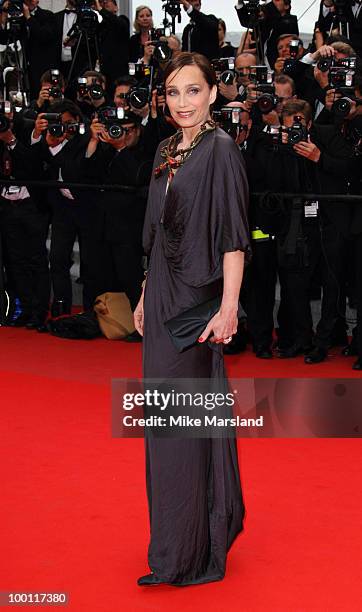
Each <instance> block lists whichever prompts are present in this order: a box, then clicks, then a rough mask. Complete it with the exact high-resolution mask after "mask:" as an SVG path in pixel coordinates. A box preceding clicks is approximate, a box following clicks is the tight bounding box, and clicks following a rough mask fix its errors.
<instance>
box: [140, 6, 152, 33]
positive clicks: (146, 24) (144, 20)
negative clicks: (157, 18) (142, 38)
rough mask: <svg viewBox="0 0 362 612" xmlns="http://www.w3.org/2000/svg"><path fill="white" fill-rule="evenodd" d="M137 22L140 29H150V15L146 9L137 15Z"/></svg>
mask: <svg viewBox="0 0 362 612" xmlns="http://www.w3.org/2000/svg"><path fill="white" fill-rule="evenodd" d="M137 21H138V23H139V26H140V28H142V29H145V30H149V29H151V28H152V13H151V11H149V10H148V9H143V10H142V11H140V12H139V13H138V17H137Z"/></svg>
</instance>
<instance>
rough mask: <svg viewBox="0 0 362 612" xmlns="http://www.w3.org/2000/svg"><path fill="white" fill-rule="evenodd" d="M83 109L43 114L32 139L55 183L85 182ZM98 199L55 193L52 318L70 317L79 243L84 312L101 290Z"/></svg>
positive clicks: (60, 105) (67, 107)
mask: <svg viewBox="0 0 362 612" xmlns="http://www.w3.org/2000/svg"><path fill="white" fill-rule="evenodd" d="M82 121H83V119H82V114H81V111H80V109H79V108H78V107H77V106H76V105H75V104H74V103H73V102H71V101H70V100H63V101H62V102H55V103H54V104H52V105H51V106H50V108H49V113H48V114H44V113H40V114H39V115H38V117H37V119H36V122H35V128H34V131H33V134H32V138H31V143H32V147H31V149H32V155H33V156H34V158H35V159H37V160H39V161H40V162H41V163H42V164H43V165H44V167H45V168H46V171H47V178H48V179H51V180H58V181H66V182H74V183H79V182H82V181H84V178H85V177H84V176H83V173H82V171H83V159H84V156H85V152H86V150H87V146H88V142H89V139H90V134H89V131H87V129H86V127H85V126H84V123H82ZM97 198H98V193H97V192H94V191H91V190H89V191H87V190H79V191H77V190H72V191H70V190H69V189H59V190H57V189H52V190H51V192H50V194H49V199H50V202H51V205H52V236H51V245H50V272H51V280H52V288H53V294H54V296H53V304H52V309H51V312H52V316H53V317H56V316H59V315H60V314H65V313H70V312H71V306H72V284H71V279H70V273H69V272H70V268H71V266H72V264H73V261H72V254H73V247H74V242H75V240H76V238H77V237H78V241H79V248H80V259H81V263H82V281H83V306H84V308H85V309H89V308H91V307H92V305H93V303H94V300H95V298H96V296H97V295H98V287H97V286H96V282H95V278H96V277H97V269H98V256H97V250H96V248H95V246H96V244H97V237H98V227H99V210H98V206H97Z"/></svg>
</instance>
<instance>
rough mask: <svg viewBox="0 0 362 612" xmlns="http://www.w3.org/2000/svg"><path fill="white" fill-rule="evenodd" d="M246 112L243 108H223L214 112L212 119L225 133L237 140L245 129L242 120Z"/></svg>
mask: <svg viewBox="0 0 362 612" xmlns="http://www.w3.org/2000/svg"><path fill="white" fill-rule="evenodd" d="M244 112H245V111H244V110H243V109H242V108H238V107H232V106H223V107H222V108H221V109H220V110H217V111H214V112H213V114H212V118H213V120H214V121H215V122H216V123H218V124H219V126H220V127H221V128H222V129H223V130H224V132H226V133H227V134H229V136H231V137H232V138H233V139H234V140H235V139H236V138H237V137H238V135H239V134H240V132H241V131H242V129H243V126H242V125H241V123H240V118H241V114H242V113H244Z"/></svg>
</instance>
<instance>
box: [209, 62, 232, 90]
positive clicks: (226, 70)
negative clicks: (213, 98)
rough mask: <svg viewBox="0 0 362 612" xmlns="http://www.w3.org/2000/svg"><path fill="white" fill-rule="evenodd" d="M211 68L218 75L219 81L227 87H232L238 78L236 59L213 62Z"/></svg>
mask: <svg viewBox="0 0 362 612" xmlns="http://www.w3.org/2000/svg"><path fill="white" fill-rule="evenodd" d="M211 66H212V68H213V70H214V71H215V73H216V78H217V80H218V81H219V82H220V81H221V82H222V83H224V84H225V85H232V84H233V82H234V79H235V77H236V72H235V58H234V57H224V58H221V59H213V60H211Z"/></svg>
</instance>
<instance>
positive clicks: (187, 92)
mask: <svg viewBox="0 0 362 612" xmlns="http://www.w3.org/2000/svg"><path fill="white" fill-rule="evenodd" d="M165 85H166V99H167V104H168V107H169V109H170V112H171V115H172V117H173V118H174V120H175V121H176V122H177V124H178V125H179V126H180V128H181V129H180V130H179V131H178V133H177V134H176V135H175V136H174V137H171V139H169V141H166V142H163V143H161V145H160V147H159V149H158V151H157V153H156V158H155V164H154V175H153V178H152V181H151V186H150V194H149V201H148V206H147V211H146V219H145V225H144V234H143V241H144V248H145V251H146V253H147V254H148V256H149V267H148V274H147V277H146V282H145V286H144V290H143V294H142V297H141V300H140V302H139V304H138V306H137V308H136V311H135V313H134V316H135V325H136V328H137V329H138V331H139V332H140V333H141V334H143V336H144V341H143V375H144V378H145V379H147V378H162V379H167V378H169V379H177V378H194V379H195V378H220V379H222V378H224V376H225V372H224V362H223V348H222V343H226V342H229V341H230V340H231V337H232V335H233V334H234V333H236V329H237V307H238V298H239V291H240V286H241V281H242V275H243V268H244V259H245V256H246V258H248V257H249V253H250V244H249V237H248V224H247V201H248V190H247V180H246V176H245V171H244V166H243V161H242V158H241V155H240V151H239V149H238V147H237V146H236V145H235V143H234V142H233V140H232V139H231V138H230V137H229V136H228V135H227V134H226V133H225V132H224V131H222V130H221V129H219V128H216V126H215V124H213V122H212V121H211V120H210V105H212V103H213V102H214V101H215V97H216V93H217V88H216V81H215V75H214V73H213V71H212V70H211V68H210V64H209V63H208V61H207V60H206V58H204V57H203V56H200V55H197V54H194V53H181V54H180V55H179V56H178V57H177V58H175V59H174V60H172V61H171V62H170V64H169V66H168V68H167V70H166V73H165ZM220 294H222V302H221V307H220V310H219V311H218V313H217V314H216V315H215V316H214V317H213V318H212V319H211V321H210V323H209V324H208V326H207V328H206V329H205V330H204V332H203V333H202V337H200V339H199V343H198V344H197V345H196V346H194V347H192V348H190V349H188V350H186V351H184V352H183V353H178V352H177V351H176V349H175V348H174V346H173V344H172V342H171V339H170V337H169V335H168V332H167V330H166V327H165V325H164V323H165V321H167V320H168V319H171V318H172V317H174V316H176V315H178V314H179V313H182V312H183V311H186V310H187V309H189V308H191V307H193V306H196V305H198V304H201V303H203V302H205V301H206V300H209V299H211V298H213V297H215V296H217V295H220ZM145 443H146V479H147V494H148V502H149V515H150V528H151V541H150V545H149V552H148V561H149V566H150V569H151V573H150V574H147V575H146V576H142V577H141V578H140V579H139V580H138V584H139V585H144V586H147V585H157V584H163V583H167V584H173V585H189V584H201V583H205V582H211V581H215V580H221V579H222V578H223V577H224V574H225V566H226V556H227V551H228V549H229V548H230V546H231V544H232V542H233V541H234V539H235V537H236V536H237V534H238V533H239V532H240V531H241V530H242V528H243V518H244V504H243V498H242V492H241V486H240V479H239V468H238V459H237V449H236V442H235V439H234V438H232V437H231V438H220V439H214V438H213V439H210V438H204V439H202V438H198V439H187V438H184V439H180V438H174V437H172V438H167V437H162V438H159V437H153V436H152V435H151V436H146V442H145Z"/></svg>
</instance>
